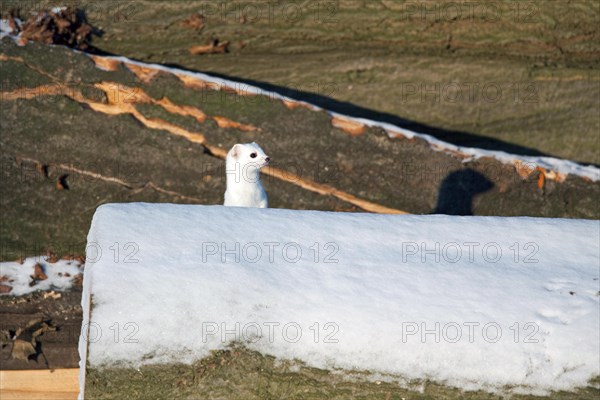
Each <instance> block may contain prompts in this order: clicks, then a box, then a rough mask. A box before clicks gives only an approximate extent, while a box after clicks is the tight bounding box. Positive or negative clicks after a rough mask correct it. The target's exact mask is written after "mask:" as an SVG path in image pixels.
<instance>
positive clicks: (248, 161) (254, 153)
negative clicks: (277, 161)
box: [227, 142, 271, 169]
mask: <svg viewBox="0 0 600 400" xmlns="http://www.w3.org/2000/svg"><path fill="white" fill-rule="evenodd" d="M230 161H231V162H234V163H240V165H243V166H246V165H247V166H251V167H255V168H256V169H261V168H262V167H264V166H266V165H268V164H269V161H271V158H270V157H269V156H267V155H266V154H265V152H264V151H263V149H261V148H260V146H259V145H257V144H256V143H255V142H252V143H242V144H240V143H238V144H236V145H234V146H233V147H232V148H231V150H229V153H227V162H230Z"/></svg>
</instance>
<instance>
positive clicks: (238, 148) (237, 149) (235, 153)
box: [229, 143, 242, 159]
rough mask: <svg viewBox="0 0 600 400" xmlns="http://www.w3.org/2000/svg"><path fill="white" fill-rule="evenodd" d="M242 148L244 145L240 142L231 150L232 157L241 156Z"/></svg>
mask: <svg viewBox="0 0 600 400" xmlns="http://www.w3.org/2000/svg"><path fill="white" fill-rule="evenodd" d="M241 150H242V146H241V145H240V144H239V143H238V144H236V145H234V146H233V147H232V148H231V151H230V153H229V154H231V157H233V158H235V159H237V158H238V157H239V156H240V153H241Z"/></svg>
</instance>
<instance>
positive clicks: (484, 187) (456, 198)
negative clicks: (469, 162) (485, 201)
mask: <svg viewBox="0 0 600 400" xmlns="http://www.w3.org/2000/svg"><path fill="white" fill-rule="evenodd" d="M493 187H494V184H493V183H492V182H491V181H490V180H488V179H487V178H486V177H485V176H483V175H482V174H480V173H479V172H477V171H474V170H472V169H465V170H460V171H455V172H452V173H451V174H449V175H448V176H447V177H446V178H444V180H443V181H442V184H441V186H440V191H439V194H438V201H437V206H436V208H435V210H434V211H433V213H434V214H447V215H473V200H474V198H475V196H477V195H478V194H481V193H485V192H487V191H488V190H490V189H492V188H493Z"/></svg>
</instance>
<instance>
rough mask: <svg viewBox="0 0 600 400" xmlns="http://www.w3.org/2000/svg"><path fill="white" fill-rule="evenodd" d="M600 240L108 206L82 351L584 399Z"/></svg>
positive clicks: (108, 358)
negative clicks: (299, 364) (241, 354)
mask: <svg viewBox="0 0 600 400" xmlns="http://www.w3.org/2000/svg"><path fill="white" fill-rule="evenodd" d="M599 236H600V222H599V221H583V220H565V219H539V218H499V217H450V216H441V215H439V216H398V215H374V214H351V213H331V212H317V211H292V210H281V209H248V208H235V207H222V206H191V205H164V204H163V205H158V204H154V205H150V204H142V203H133V204H124V205H114V204H113V205H104V206H101V207H100V208H98V210H97V212H96V214H95V216H94V219H93V222H92V227H91V229H90V232H89V235H88V247H87V261H86V267H85V268H86V274H85V277H84V296H83V309H84V326H85V327H88V328H89V337H88V340H87V341H85V340H82V341H81V342H80V352H81V355H82V360H87V363H88V365H89V366H93V367H102V366H114V365H119V366H123V365H125V366H132V367H135V366H139V365H141V364H149V363H170V362H184V363H191V362H193V361H194V360H197V359H199V358H202V357H205V356H207V355H209V352H210V351H211V350H213V349H222V348H225V347H227V346H228V344H230V343H231V342H234V341H237V342H243V343H245V344H246V346H248V347H249V348H251V349H255V350H258V351H261V352H263V353H266V354H271V355H274V356H276V357H279V358H288V359H291V358H296V359H299V360H302V361H304V362H306V363H307V364H309V365H311V366H315V367H320V368H327V369H338V368H341V369H345V370H351V369H358V370H366V371H370V372H373V373H383V374H392V375H394V376H397V377H398V379H409V380H410V379H431V380H434V381H436V382H440V383H444V384H448V385H452V386H457V387H462V388H465V389H484V390H490V391H495V390H505V389H507V388H509V387H510V388H513V390H517V391H520V392H530V393H542V392H547V391H549V390H572V389H574V388H576V387H579V386H585V385H586V384H587V383H588V381H589V380H590V379H591V378H593V377H595V376H598V375H600V371H599V358H600V356H599V354H600V345H599V343H600V337H599V324H600V321H599V282H598V278H599V260H600V255H599V245H598V243H599V241H600V237H599ZM90 307H91V310H90ZM83 363H84V365H85V361H83ZM82 371H83V372H82V379H83V378H84V374H85V372H84V369H83V368H82Z"/></svg>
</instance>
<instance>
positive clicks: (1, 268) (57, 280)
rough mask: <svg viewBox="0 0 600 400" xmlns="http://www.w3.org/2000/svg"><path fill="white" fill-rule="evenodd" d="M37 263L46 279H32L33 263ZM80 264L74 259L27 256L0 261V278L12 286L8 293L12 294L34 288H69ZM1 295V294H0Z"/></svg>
mask: <svg viewBox="0 0 600 400" xmlns="http://www.w3.org/2000/svg"><path fill="white" fill-rule="evenodd" d="M36 264H39V265H40V267H41V268H42V271H43V272H44V274H45V275H46V276H47V279H43V280H39V279H33V278H32V276H33V275H34V271H35V265H36ZM81 267H82V266H81V264H80V263H79V262H78V261H76V260H58V261H57V262H55V263H51V262H48V259H47V257H29V258H26V259H25V260H23V263H22V264H21V263H20V262H17V261H15V262H11V261H9V262H1V263H0V278H2V279H4V280H5V281H4V282H0V284H5V285H7V286H10V287H12V290H11V291H10V292H9V293H5V294H8V295H12V296H22V295H25V294H29V293H33V292H35V291H36V290H42V291H47V290H58V291H65V290H69V289H70V288H71V287H72V286H73V279H74V278H75V276H77V275H78V274H80V273H81V272H82V268H81ZM0 295H1V294H0Z"/></svg>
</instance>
